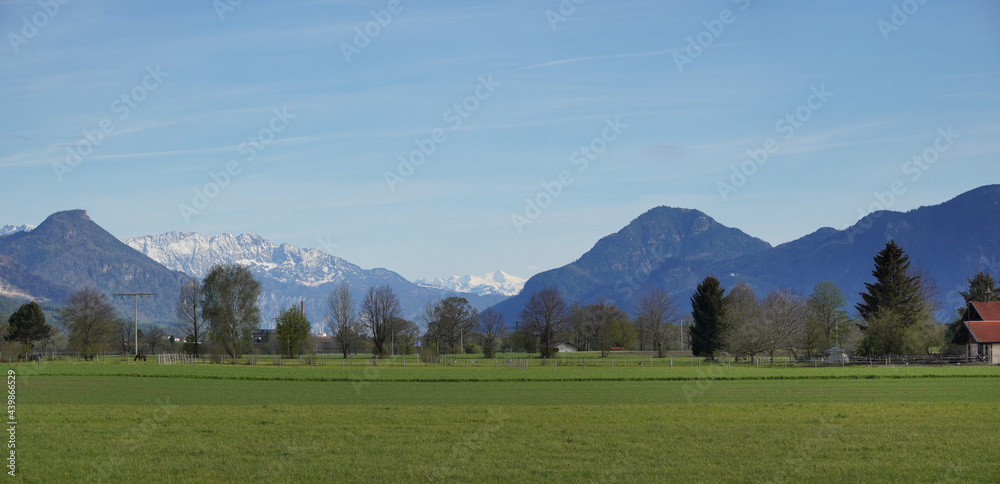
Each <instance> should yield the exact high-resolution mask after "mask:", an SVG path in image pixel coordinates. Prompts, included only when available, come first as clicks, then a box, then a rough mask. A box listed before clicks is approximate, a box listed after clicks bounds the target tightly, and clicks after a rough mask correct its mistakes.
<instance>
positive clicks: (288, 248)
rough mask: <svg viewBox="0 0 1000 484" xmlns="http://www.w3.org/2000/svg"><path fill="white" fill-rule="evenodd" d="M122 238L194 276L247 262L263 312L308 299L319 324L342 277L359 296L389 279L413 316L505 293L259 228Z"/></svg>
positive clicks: (482, 302)
mask: <svg viewBox="0 0 1000 484" xmlns="http://www.w3.org/2000/svg"><path fill="white" fill-rule="evenodd" d="M124 242H125V244H126V245H128V246H129V247H131V248H133V249H135V250H136V251H138V252H140V253H142V254H144V255H146V256H148V257H150V258H151V259H153V260H155V261H157V262H159V263H160V264H162V265H163V266H164V267H166V268H168V269H171V270H175V271H180V272H183V273H184V274H186V275H188V276H191V277H198V278H202V277H204V276H205V274H207V273H208V271H209V269H210V268H211V267H212V266H213V265H215V264H220V263H225V264H240V265H243V266H246V267H247V268H249V269H250V272H252V273H253V275H254V277H255V278H256V279H257V280H258V281H260V283H261V289H262V293H263V294H262V298H261V300H260V306H261V311H262V312H263V313H264V314H265V315H272V316H273V315H277V313H278V311H279V310H281V309H282V308H287V307H290V306H297V305H298V304H299V302H300V301H305V306H306V315H307V316H308V318H309V320H310V321H312V322H313V323H314V326H315V328H316V329H317V330H321V329H322V322H323V316H324V313H325V310H326V301H327V297H328V296H329V294H330V293H331V292H332V291H333V289H334V287H336V286H337V285H338V284H340V283H341V282H344V281H346V282H348V283H349V284H350V285H351V289H352V292H353V295H354V298H355V300H356V301H360V300H361V298H362V297H363V296H364V292H365V291H366V290H367V289H368V288H369V287H373V286H381V285H389V286H390V287H392V289H393V291H395V293H396V295H397V296H399V299H400V306H401V307H402V310H403V313H404V316H405V317H407V318H410V319H413V318H416V317H417V315H418V314H419V312H420V310H421V309H422V308H423V305H424V304H425V303H426V302H428V301H434V300H437V299H440V298H444V297H448V296H460V297H465V298H466V299H468V300H469V303H470V304H472V305H473V306H474V307H476V308H479V309H485V308H487V307H489V306H491V305H493V304H496V303H497V302H499V301H500V300H502V299H504V298H505V297H506V296H504V295H502V294H488V293H487V294H469V293H464V292H461V291H458V290H453V289H450V288H445V287H429V286H421V285H418V284H414V283H412V282H409V281H407V280H406V279H404V278H403V276H401V275H399V274H397V273H395V272H393V271H390V270H388V269H381V268H377V269H367V270H366V269H362V268H361V267H358V266H357V265H355V264H352V263H350V262H347V261H346V260H344V259H341V258H339V257H336V256H333V255H330V254H327V253H326V252H323V251H321V250H318V249H302V248H299V247H296V246H294V245H291V244H277V243H274V242H272V241H270V240H267V239H265V238H263V237H261V236H259V235H256V234H240V235H232V234H221V235H215V236H208V235H202V234H197V233H193V232H168V233H165V234H160V235H148V236H144V237H135V238H130V239H125V240H124ZM266 326H267V325H266Z"/></svg>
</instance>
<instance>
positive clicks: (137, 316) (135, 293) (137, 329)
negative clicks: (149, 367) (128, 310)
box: [115, 292, 156, 355]
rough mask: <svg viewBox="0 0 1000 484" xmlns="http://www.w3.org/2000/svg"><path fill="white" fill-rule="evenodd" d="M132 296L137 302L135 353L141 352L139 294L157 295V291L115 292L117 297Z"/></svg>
mask: <svg viewBox="0 0 1000 484" xmlns="http://www.w3.org/2000/svg"><path fill="white" fill-rule="evenodd" d="M126 296H131V297H132V299H133V300H134V302H135V354H136V355H138V354H139V296H156V293H152V292H133V293H122V294H115V297H126Z"/></svg>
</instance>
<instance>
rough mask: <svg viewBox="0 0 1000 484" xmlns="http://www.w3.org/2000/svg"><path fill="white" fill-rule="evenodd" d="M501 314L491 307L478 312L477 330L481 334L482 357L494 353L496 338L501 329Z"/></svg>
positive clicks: (491, 356)
mask: <svg viewBox="0 0 1000 484" xmlns="http://www.w3.org/2000/svg"><path fill="white" fill-rule="evenodd" d="M503 326H504V324H503V315H502V314H500V313H499V312H498V311H496V310H494V309H493V308H489V309H487V310H485V311H483V312H481V313H479V332H480V333H482V335H483V357H484V358H493V357H494V356H495V355H496V345H497V338H498V337H499V336H500V331H501V330H502V329H503Z"/></svg>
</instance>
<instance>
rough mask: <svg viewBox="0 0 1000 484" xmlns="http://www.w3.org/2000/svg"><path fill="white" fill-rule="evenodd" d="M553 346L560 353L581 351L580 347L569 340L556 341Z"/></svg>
mask: <svg viewBox="0 0 1000 484" xmlns="http://www.w3.org/2000/svg"><path fill="white" fill-rule="evenodd" d="M552 347H553V348H555V349H556V351H558V352H560V353H572V352H574V351H580V347H579V346H577V345H575V344H573V343H570V342H569V341H554V342H553V343H552Z"/></svg>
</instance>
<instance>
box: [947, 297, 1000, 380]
mask: <svg viewBox="0 0 1000 484" xmlns="http://www.w3.org/2000/svg"><path fill="white" fill-rule="evenodd" d="M952 343H954V344H957V345H962V346H964V347H965V355H966V356H967V357H969V358H970V359H977V360H980V361H983V362H986V363H989V364H991V365H995V364H1000V302H970V303H969V306H968V307H967V308H966V309H965V314H964V315H963V316H962V325H961V326H959V328H958V331H957V332H956V333H955V338H954V339H953V340H952Z"/></svg>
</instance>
